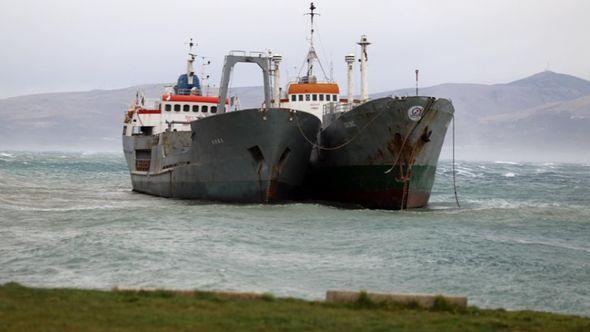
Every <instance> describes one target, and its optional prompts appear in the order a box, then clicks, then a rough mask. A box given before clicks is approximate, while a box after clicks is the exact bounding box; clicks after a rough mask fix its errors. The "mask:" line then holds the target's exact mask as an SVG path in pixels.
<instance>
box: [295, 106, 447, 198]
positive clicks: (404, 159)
mask: <svg viewBox="0 0 590 332" xmlns="http://www.w3.org/2000/svg"><path fill="white" fill-rule="evenodd" d="M413 107H421V108H422V115H421V116H420V117H419V118H418V117H414V118H413V119H412V118H411V117H410V116H409V111H410V110H411V109H412V108H413ZM453 113H454V109H453V106H452V104H451V103H450V102H449V101H448V100H446V99H435V98H431V97H404V98H389V97H387V98H380V99H375V100H372V101H370V102H367V103H365V104H362V105H360V106H358V107H356V108H355V109H353V110H351V111H349V112H346V113H342V114H336V115H335V116H333V117H332V121H331V122H330V123H329V124H327V125H326V127H325V128H323V129H322V130H321V132H320V135H319V137H320V138H319V145H320V146H321V147H323V148H325V149H315V150H314V152H313V156H312V161H311V168H310V174H309V176H308V179H307V181H306V182H307V185H306V187H307V190H306V192H307V195H308V196H309V197H310V198H312V199H315V200H321V201H327V202H338V203H340V204H342V203H345V204H350V205H355V206H362V207H367V208H377V209H390V210H397V209H406V208H419V207H423V206H425V205H426V204H427V203H428V200H429V198H430V193H431V190H432V185H433V183H434V178H435V173H436V166H437V163H438V158H439V155H440V152H441V149H442V145H443V142H444V138H445V135H446V132H447V128H448V126H449V123H450V121H451V119H452V117H453ZM324 121H326V120H324Z"/></svg>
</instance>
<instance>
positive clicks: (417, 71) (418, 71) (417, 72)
mask: <svg viewBox="0 0 590 332" xmlns="http://www.w3.org/2000/svg"><path fill="white" fill-rule="evenodd" d="M419 73H420V70H418V69H416V96H418V74H419Z"/></svg>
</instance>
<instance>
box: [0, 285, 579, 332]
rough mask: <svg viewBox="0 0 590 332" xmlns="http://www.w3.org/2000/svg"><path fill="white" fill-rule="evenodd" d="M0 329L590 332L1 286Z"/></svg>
mask: <svg viewBox="0 0 590 332" xmlns="http://www.w3.org/2000/svg"><path fill="white" fill-rule="evenodd" d="M0 331H338V332H343V331H590V318H583V317H576V316H566V315H559V314H552V313H544V312H533V311H505V310H483V309H477V308H474V307H469V308H467V309H459V308H457V307H454V306H452V305H449V304H448V303H445V301H444V300H443V299H441V300H440V301H439V302H438V303H437V304H436V305H435V307H434V308H433V309H431V310H424V309H420V308H419V307H417V306H411V305H410V306H405V307H404V306H394V305H387V304H385V303H372V302H371V301H370V299H368V297H366V296H364V297H363V296H361V298H360V299H359V301H357V303H353V304H348V305H345V304H333V303H332V304H331V303H322V302H309V301H303V300H296V299H283V298H276V297H274V296H273V295H272V294H269V293H265V294H262V295H261V296H251V297H248V296H245V297H244V298H236V297H231V296H224V295H222V294H221V295H220V294H216V293H210V292H199V291H194V292H173V291H165V290H157V291H116V290H115V291H98V290H80V289H37V288H28V287H24V286H21V285H18V284H15V283H9V284H5V285H1V286H0Z"/></svg>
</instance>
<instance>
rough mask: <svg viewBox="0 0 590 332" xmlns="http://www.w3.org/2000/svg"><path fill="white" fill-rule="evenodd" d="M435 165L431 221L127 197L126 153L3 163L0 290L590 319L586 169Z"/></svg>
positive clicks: (23, 155) (401, 214)
mask: <svg viewBox="0 0 590 332" xmlns="http://www.w3.org/2000/svg"><path fill="white" fill-rule="evenodd" d="M452 166H453V165H452V163H451V162H450V161H445V160H443V161H441V162H440V163H439V167H438V170H437V174H436V182H435V185H434V189H433V192H432V196H431V199H430V204H429V205H428V207H427V208H424V209H417V210H407V211H382V210H367V209H344V208H338V207H331V206H325V205H320V204H312V203H294V204H280V205H238V204H220V203H211V202H200V201H189V200H176V199H164V198H158V197H153V196H148V195H144V194H139V193H135V192H133V191H131V184H130V179H129V174H128V171H127V167H126V165H125V162H124V159H123V155H122V154H120V153H61V152H52V153H38V152H0V284H2V283H7V282H18V283H21V284H24V285H27V286H34V287H69V288H92V289H112V288H114V287H118V288H166V289H183V290H186V289H199V290H224V291H244V292H270V293H272V294H274V295H275V296H281V297H283V296H284V297H297V298H304V299H322V298H324V297H325V292H326V291H327V290H367V291H373V292H396V293H442V294H449V295H462V296H467V297H468V299H469V303H470V304H472V305H476V306H479V307H483V308H505V309H509V310H521V309H530V310H541V311H551V312H559V313H569V314H576V315H583V316H590V164H558V163H554V164H553V163H515V162H509V161H493V162H474V161H457V162H456V185H457V192H458V198H459V202H460V207H458V206H457V205H456V203H455V197H454V193H453V171H452Z"/></svg>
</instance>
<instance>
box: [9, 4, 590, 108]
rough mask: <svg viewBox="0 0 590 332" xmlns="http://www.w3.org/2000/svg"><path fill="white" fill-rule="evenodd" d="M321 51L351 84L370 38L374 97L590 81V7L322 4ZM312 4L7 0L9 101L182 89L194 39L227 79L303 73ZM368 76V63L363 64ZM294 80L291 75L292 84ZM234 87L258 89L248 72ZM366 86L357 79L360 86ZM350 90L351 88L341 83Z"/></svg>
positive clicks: (336, 72)
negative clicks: (242, 55) (253, 56)
mask: <svg viewBox="0 0 590 332" xmlns="http://www.w3.org/2000/svg"><path fill="white" fill-rule="evenodd" d="M315 3H316V5H317V7H318V12H319V13H320V14H321V16H320V17H319V18H318V19H317V31H318V32H319V37H320V40H318V46H317V50H318V52H319V53H320V57H321V58H322V59H324V61H323V62H324V67H326V69H328V68H329V61H330V59H332V61H333V64H334V76H335V78H336V80H337V81H339V82H340V83H341V84H342V83H344V77H345V75H344V74H345V73H344V61H343V57H344V55H345V54H347V53H350V52H355V53H356V54H358V46H357V45H356V44H355V43H356V42H357V41H358V40H359V39H360V35H361V34H367V36H368V38H369V41H371V42H372V43H373V44H372V45H371V46H370V47H369V66H370V68H369V80H370V85H369V88H370V90H371V91H372V92H378V91H383V90H391V89H397V88H404V87H409V86H412V85H413V79H414V77H413V70H414V69H415V68H420V69H421V72H422V75H421V77H422V83H421V84H422V85H424V86H426V85H433V84H439V83H445V82H474V83H498V82H507V81H510V80H514V79H518V78H522V77H524V76H527V75H530V74H533V73H536V72H539V71H542V70H544V69H546V67H547V65H548V64H549V68H550V69H551V70H553V71H557V72H563V73H568V74H572V75H576V76H579V77H582V78H585V79H590V43H588V42H587V41H588V31H590V23H589V21H588V19H587V14H588V13H590V1H588V0H560V1H558V0H406V1H377V0H364V1H342V0H317V1H315ZM308 6H309V1H302V0H297V1H276V0H275V1H271V0H258V1H151V0H143V1H122V0H120V1H112V0H100V1H94V0H92V1H80V0H79V1H66V0H60V1H46V0H45V1H43V0H39V1H36V0H20V1H7V0H0V60H1V61H0V98H2V97H8V96H13V95H21V94H27V93H36V92H51V91H69V90H87V89H93V88H117V87H125V86H130V85H135V84H143V83H157V82H172V81H174V80H175V78H176V77H177V75H178V74H180V73H181V72H182V71H183V70H184V66H185V62H184V61H185V58H186V46H185V45H184V43H185V42H186V41H187V39H188V38H189V37H195V38H196V40H197V41H198V43H199V47H198V49H197V52H198V53H199V54H200V55H205V56H208V57H209V58H210V59H211V61H212V62H213V65H212V66H211V67H210V70H209V71H210V72H211V74H212V75H213V81H212V82H214V83H216V84H217V83H218V82H219V74H218V73H219V72H220V69H221V65H222V61H223V55H224V54H226V53H227V51H229V50H232V49H242V50H265V49H269V48H270V49H272V50H273V51H275V52H278V53H281V54H282V55H283V56H284V59H285V60H284V65H283V66H282V70H283V77H285V76H286V74H287V72H288V74H289V76H294V75H295V74H296V71H295V70H294V69H293V67H294V66H300V65H301V63H302V61H303V58H304V56H305V53H306V50H307V41H306V36H307V33H308V23H307V22H308V18H307V17H305V16H303V13H305V12H306V11H307V7H308ZM356 70H357V71H358V66H357V67H356ZM285 80H286V78H285ZM232 83H233V85H234V86H245V85H258V84H260V83H261V80H260V76H259V74H258V73H257V72H256V71H255V70H254V68H251V67H250V68H248V67H247V66H246V67H239V68H238V69H237V70H236V76H235V78H234V79H233V82H232ZM355 83H356V84H355V87H356V88H357V90H358V81H357V82H355ZM342 86H344V85H342Z"/></svg>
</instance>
